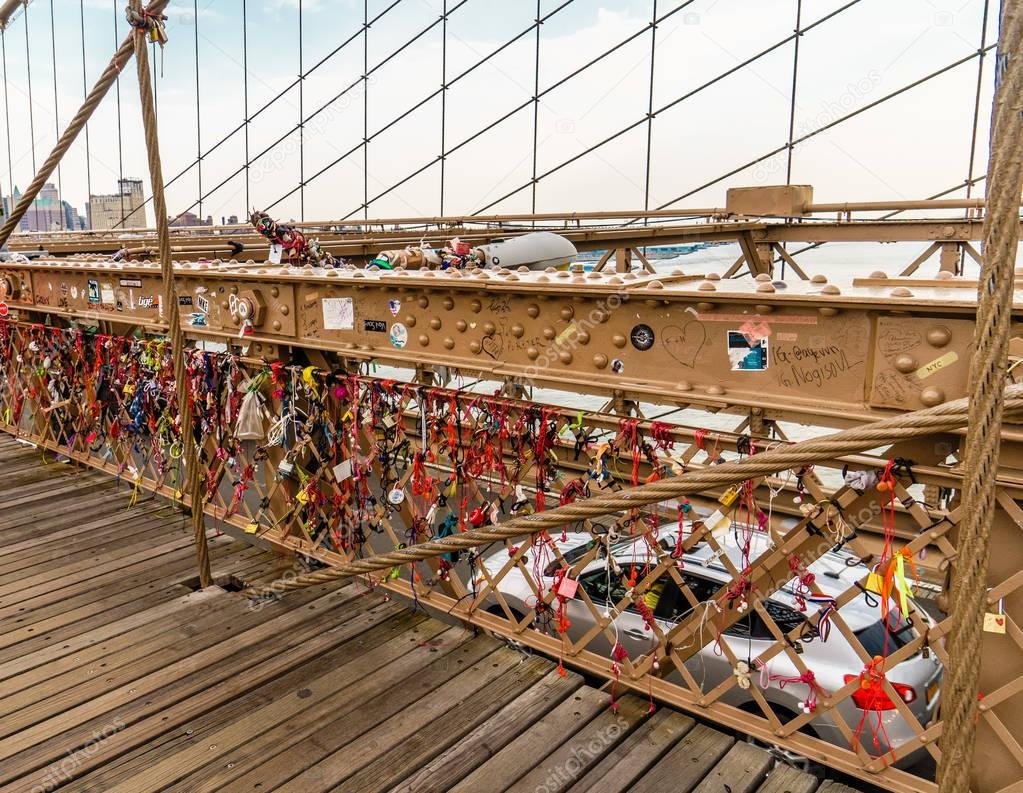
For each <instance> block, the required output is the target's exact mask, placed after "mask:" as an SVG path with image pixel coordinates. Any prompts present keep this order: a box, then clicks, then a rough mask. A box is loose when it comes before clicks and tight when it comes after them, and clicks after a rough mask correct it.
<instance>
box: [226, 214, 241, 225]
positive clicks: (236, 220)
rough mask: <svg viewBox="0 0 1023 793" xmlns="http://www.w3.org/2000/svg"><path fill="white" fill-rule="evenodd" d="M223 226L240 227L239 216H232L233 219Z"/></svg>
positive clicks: (230, 218) (229, 219)
mask: <svg viewBox="0 0 1023 793" xmlns="http://www.w3.org/2000/svg"><path fill="white" fill-rule="evenodd" d="M223 225H226V226H237V225H238V216H237V215H231V217H229V218H228V219H227V223H224V224H223Z"/></svg>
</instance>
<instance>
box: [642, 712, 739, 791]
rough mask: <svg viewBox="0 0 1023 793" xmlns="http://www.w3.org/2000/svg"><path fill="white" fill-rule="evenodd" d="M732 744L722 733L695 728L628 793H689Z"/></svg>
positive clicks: (699, 727) (703, 727)
mask: <svg viewBox="0 0 1023 793" xmlns="http://www.w3.org/2000/svg"><path fill="white" fill-rule="evenodd" d="M733 743H735V741H734V739H732V738H730V737H729V736H727V735H725V734H724V733H722V732H718V731H717V730H714V729H711V728H710V727H707V726H705V725H703V724H697V725H696V726H695V727H693V729H691V730H690V731H689V732H687V733H686V734H685V735H684V736H683V737H682V740H680V741H679V742H678V743H676V744H675V745H674V746H673V747H672V748H671V749H670V750H669V751H668V753H667V754H666V755H664V757H662V758H661V760H660V761H659V762H658V763H657V764H656V765H654V766H653V768H651V769H650V770H649V771H647V772H646V774H644V775H643V777H642V778H641V779H640V780H639V781H638V782H636V784H635V785H633V786H632V788H630V793H661V791H665V790H671V791H673V793H690V791H692V790H693V789H694V788H695V787H696V786H697V785H699V784H700V782H701V781H702V780H703V778H704V777H705V776H706V775H707V774H708V773H709V772H710V770H711V769H712V768H713V767H714V766H715V765H716V764H717V762H718V761H719V760H720V759H721V758H722V757H724V756H725V753H726V752H727V751H728V750H729V749H730V748H731V747H732V744H733Z"/></svg>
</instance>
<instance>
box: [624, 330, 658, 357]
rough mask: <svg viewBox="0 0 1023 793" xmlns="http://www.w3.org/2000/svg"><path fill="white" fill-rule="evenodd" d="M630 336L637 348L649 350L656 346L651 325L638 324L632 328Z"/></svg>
mask: <svg viewBox="0 0 1023 793" xmlns="http://www.w3.org/2000/svg"><path fill="white" fill-rule="evenodd" d="M629 338H631V339H632V346H633V347H635V348H636V349H637V350H641V351H642V350H649V349H650V348H651V347H653V346H654V329H653V328H651V327H650V326H649V325H637V326H636V327H634V328H633V329H632V332H631V333H630V334H629Z"/></svg>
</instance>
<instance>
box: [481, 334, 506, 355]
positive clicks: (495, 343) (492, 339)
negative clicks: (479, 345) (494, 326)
mask: <svg viewBox="0 0 1023 793" xmlns="http://www.w3.org/2000/svg"><path fill="white" fill-rule="evenodd" d="M483 352H485V353H486V354H487V355H489V356H490V357H491V358H493V359H494V360H495V361H496V360H499V359H500V358H501V356H502V355H504V334H501V333H498V334H497V335H495V336H484V337H483Z"/></svg>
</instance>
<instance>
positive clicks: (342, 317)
mask: <svg viewBox="0 0 1023 793" xmlns="http://www.w3.org/2000/svg"><path fill="white" fill-rule="evenodd" d="M320 304H321V305H322V306H323V329H324V330H352V329H353V328H354V327H355V304H354V303H353V301H352V298H350V297H325V298H323V300H321V301H320Z"/></svg>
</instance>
